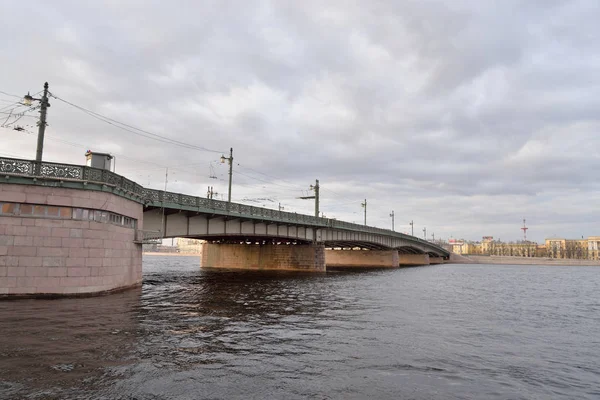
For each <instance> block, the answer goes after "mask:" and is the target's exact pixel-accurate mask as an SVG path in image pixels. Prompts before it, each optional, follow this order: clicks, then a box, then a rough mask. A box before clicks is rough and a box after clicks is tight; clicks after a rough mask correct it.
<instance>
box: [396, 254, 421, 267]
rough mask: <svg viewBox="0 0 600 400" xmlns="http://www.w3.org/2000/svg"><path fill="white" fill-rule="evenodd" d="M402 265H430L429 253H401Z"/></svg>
mask: <svg viewBox="0 0 600 400" xmlns="http://www.w3.org/2000/svg"><path fill="white" fill-rule="evenodd" d="M398 259H399V264H400V266H409V265H429V254H399V256H398Z"/></svg>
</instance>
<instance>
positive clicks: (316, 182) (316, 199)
mask: <svg viewBox="0 0 600 400" xmlns="http://www.w3.org/2000/svg"><path fill="white" fill-rule="evenodd" d="M320 188H321V186H319V180H318V179H315V184H314V185H310V187H309V189H310V190H313V191H314V192H315V194H314V195H313V196H301V197H300V198H301V199H302V200H307V199H315V217H317V218H319V189H320Z"/></svg>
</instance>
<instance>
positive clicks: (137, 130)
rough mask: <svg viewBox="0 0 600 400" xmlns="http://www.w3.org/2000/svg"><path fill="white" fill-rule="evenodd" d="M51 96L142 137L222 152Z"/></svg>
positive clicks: (188, 147)
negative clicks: (136, 125)
mask: <svg viewBox="0 0 600 400" xmlns="http://www.w3.org/2000/svg"><path fill="white" fill-rule="evenodd" d="M51 96H52V97H54V98H55V99H57V100H60V101H62V102H63V103H65V104H68V105H70V106H72V107H74V108H77V109H78V110H80V111H83V112H84V113H86V114H88V115H89V116H91V117H93V118H96V119H98V120H100V121H102V122H104V123H107V124H109V125H112V126H114V127H116V128H119V129H122V130H124V131H127V132H130V133H133V134H134V135H138V136H142V137H145V138H147V139H152V140H156V141H158V142H163V143H168V144H173V145H176V146H180V147H185V148H187V149H192V150H200V151H208V152H211V153H223V151H219V150H213V149H209V148H206V147H203V146H197V145H193V144H189V143H184V142H180V141H178V140H175V139H171V138H168V137H166V136H162V135H158V134H156V133H152V132H150V131H147V130H144V129H141V128H137V127H135V126H133V125H129V124H126V123H124V122H120V121H117V120H115V119H113V118H110V117H107V116H104V115H102V114H99V113H96V112H94V111H91V110H88V109H87V108H84V107H81V106H78V105H76V104H73V103H71V102H69V101H67V100H64V99H62V98H60V97H57V96H55V95H53V94H51Z"/></svg>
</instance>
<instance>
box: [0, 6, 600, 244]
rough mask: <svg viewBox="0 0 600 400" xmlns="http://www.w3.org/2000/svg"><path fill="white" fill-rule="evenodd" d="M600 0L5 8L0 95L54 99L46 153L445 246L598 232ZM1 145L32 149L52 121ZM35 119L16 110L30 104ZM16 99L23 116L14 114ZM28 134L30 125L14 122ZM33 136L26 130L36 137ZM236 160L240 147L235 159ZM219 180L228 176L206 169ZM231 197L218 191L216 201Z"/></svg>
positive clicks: (156, 182)
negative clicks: (312, 188)
mask: <svg viewBox="0 0 600 400" xmlns="http://www.w3.org/2000/svg"><path fill="white" fill-rule="evenodd" d="M599 20H600V2H598V1H597V0H589V1H588V0H580V1H576V0H572V1H561V0H530V1H516V0H514V1H511V0H498V1H492V0H490V1H481V0H473V1H459V0H447V1H423V0H415V1H408V0H397V1H392V0H380V1H378V0H369V1H358V0H357V1H350V0H348V1H306V0H303V1H291V0H290V1H284V0H279V1H275V0H273V1H247V0H240V1H224V0H218V1H170V2H165V1H147V0H139V1H133V0H131V1H128V0H112V1H74V0H73V1H57V0H55V1H52V2H49V1H29V2H22V1H2V2H0V22H1V23H0V37H1V38H2V40H0V50H1V51H0V91H2V92H5V93H8V94H13V95H23V94H25V93H27V92H28V91H30V92H31V93H32V94H33V93H37V92H39V91H40V90H41V89H42V87H43V84H44V82H45V81H48V82H49V84H50V91H51V92H52V94H53V95H55V96H57V97H59V98H61V99H63V100H66V101H68V102H70V103H73V104H76V105H78V106H81V107H84V108H86V109H89V110H92V111H94V112H96V113H99V114H101V115H104V116H107V117H110V118H112V119H114V120H117V121H121V122H124V123H127V124H129V125H131V126H134V127H137V128H141V129H144V130H146V131H149V132H152V133H155V134H158V135H162V136H166V137H169V138H172V139H175V140H178V141H180V142H184V143H187V144H190V145H194V146H201V147H204V148H207V149H210V150H215V151H216V152H210V151H200V150H196V149H190V148H186V147H181V146H176V145H172V144H165V143H162V142H158V141H155V140H151V139H148V138H145V137H142V136H139V135H134V134H132V133H131V132H127V131H124V130H120V129H118V128H117V127H115V126H114V125H109V124H107V123H105V122H102V121H100V120H99V119H96V118H93V117H92V116H90V115H89V114H86V113H84V112H82V111H81V110H78V109H76V108H74V107H72V106H71V105H69V104H67V103H65V102H62V101H60V100H58V99H52V100H51V107H50V109H49V110H48V122H49V127H48V129H47V131H46V134H47V139H46V144H45V152H44V159H45V160H48V161H55V162H65V163H76V164H83V163H84V161H85V160H84V153H85V150H86V149H91V150H93V151H98V152H102V151H104V152H110V153H113V154H115V155H116V171H117V173H120V174H123V175H125V176H127V177H128V178H130V179H134V180H135V181H137V182H138V183H140V184H142V185H144V186H150V187H153V188H157V189H160V188H164V184H165V166H168V167H169V179H168V190H170V191H177V192H182V193H187V194H195V195H202V196H205V195H206V188H207V186H208V185H212V186H213V187H214V190H215V191H217V192H218V193H220V194H222V195H223V196H225V198H226V196H227V166H226V165H224V164H220V163H219V162H218V159H219V157H220V155H221V152H228V150H229V148H230V147H233V148H234V159H235V161H234V163H235V168H234V185H233V191H232V193H233V201H236V202H244V203H247V204H255V205H265V206H267V207H272V208H277V207H278V204H279V203H281V204H282V206H283V207H285V210H286V211H297V212H302V213H308V214H310V213H312V212H313V207H314V205H313V203H312V202H311V201H310V200H298V199H297V197H299V196H302V195H307V194H308V192H307V189H308V187H309V185H310V184H311V183H314V180H315V179H319V180H320V182H321V187H322V205H321V210H322V211H323V212H324V213H325V215H326V216H327V217H336V218H338V219H343V220H346V221H351V222H352V221H354V222H357V223H361V222H362V220H363V214H362V213H363V209H362V208H361V202H362V201H364V199H365V198H366V199H367V203H368V205H367V222H368V224H369V225H374V226H380V227H385V228H390V227H391V218H390V216H389V214H390V212H391V211H392V210H394V212H395V215H396V230H397V231H402V232H409V233H410V226H409V225H408V223H409V222H410V221H411V220H414V224H415V235H419V236H421V237H422V236H423V231H422V230H423V228H424V227H426V228H427V236H428V238H431V234H432V233H435V235H436V238H449V237H454V238H465V239H472V240H478V239H480V238H481V236H483V235H491V236H494V237H496V238H500V239H502V240H505V241H510V240H518V239H520V238H522V231H521V230H520V227H521V226H522V219H523V218H526V219H527V225H528V226H529V228H530V229H529V234H528V237H529V238H530V239H533V240H536V241H543V239H544V238H546V237H551V236H566V237H571V238H576V237H581V236H586V237H587V236H591V235H600V224H599V222H600V221H599V220H600V210H599V207H598V205H599V204H600V196H599V194H598V193H599V186H600V185H599V181H598V179H597V178H596V177H597V176H598V171H599V170H600V157H599V151H598V148H600V138H599V135H598V132H599V128H600V112H599V110H600V24H598V21H599ZM17 100H18V99H17V98H14V97H11V96H9V95H7V94H2V93H0V112H2V113H3V114H0V123H3V124H4V128H2V129H0V134H1V135H2V140H1V141H0V143H1V144H0V155H2V156H10V157H20V158H27V159H33V158H35V143H36V133H37V128H36V127H35V121H36V116H37V115H38V114H36V113H35V112H30V113H28V115H26V116H24V117H23V118H21V119H20V120H19V121H16V122H15V121H14V120H15V117H13V116H10V115H8V114H6V112H9V111H10V110H11V109H12V108H14V106H11V104H12V103H13V102H14V101H17ZM18 110H20V109H18ZM18 110H17V111H18ZM15 126H21V127H23V128H25V129H26V131H21V132H19V131H16V130H14V129H13V128H14V127H15ZM28 132H30V133H28ZM226 155H227V154H226ZM211 175H214V176H216V177H217V178H216V179H213V178H210V176H211ZM219 197H220V195H219Z"/></svg>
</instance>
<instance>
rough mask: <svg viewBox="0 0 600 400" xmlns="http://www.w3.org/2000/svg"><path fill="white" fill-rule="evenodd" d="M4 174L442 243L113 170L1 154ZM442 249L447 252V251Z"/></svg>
mask: <svg viewBox="0 0 600 400" xmlns="http://www.w3.org/2000/svg"><path fill="white" fill-rule="evenodd" d="M2 175H4V176H11V175H17V176H30V177H35V178H48V179H54V180H64V181H79V182H81V181H83V182H90V183H99V184H103V185H107V186H110V187H113V188H115V189H117V190H120V191H122V192H123V193H126V194H129V195H130V196H132V197H134V198H136V199H137V200H138V201H139V202H140V203H144V204H146V205H152V206H155V207H167V208H177V207H190V208H196V209H198V210H200V209H204V210H211V211H212V212H214V213H215V214H221V215H231V214H234V215H236V214H237V215H240V216H249V217H253V218H267V219H270V220H275V221H280V222H289V223H295V224H302V225H307V226H315V227H324V228H337V229H346V230H352V231H359V232H368V233H375V234H381V235H386V236H393V237H397V238H400V239H406V240H407V241H410V242H418V243H422V244H423V245H427V246H428V247H437V248H439V246H436V245H434V244H432V243H430V242H428V241H426V240H423V239H419V238H417V237H415V236H410V235H405V234H403V233H398V232H393V231H390V230H387V229H381V228H375V227H372V226H365V225H359V224H353V223H350V222H344V221H337V220H334V219H329V218H320V217H314V216H311V215H304V214H297V213H291V212H287V211H278V210H272V209H268V208H261V207H254V206H249V205H246V204H238V203H228V202H226V201H220V200H213V199H206V198H204V197H195V196H189V195H185V194H180V193H173V192H165V191H163V190H154V189H147V188H144V187H142V186H141V185H138V184H137V183H135V182H133V181H131V180H129V179H127V178H125V177H123V176H121V175H117V174H115V173H114V172H111V171H108V170H103V169H98V168H92V167H87V166H82V165H72V164H58V163H50V162H41V163H37V162H36V161H32V160H22V159H16V158H4V157H0V177H1V176H2ZM439 249H441V248H439ZM441 250H443V249H441ZM443 251H444V252H447V251H446V250H443Z"/></svg>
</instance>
